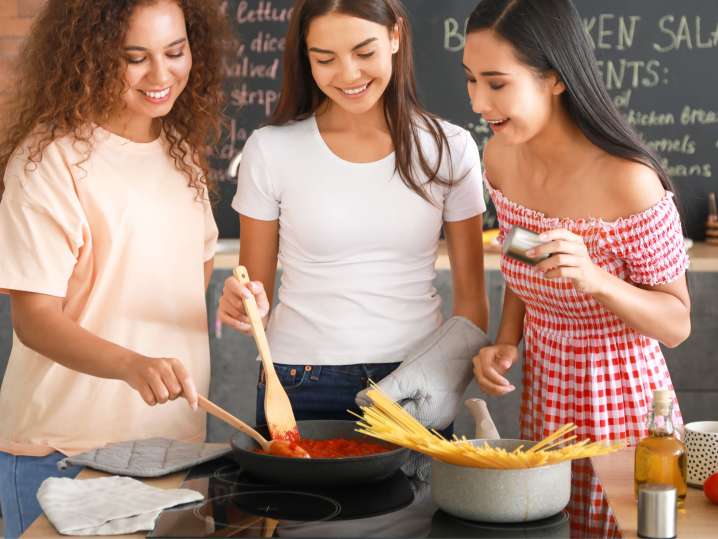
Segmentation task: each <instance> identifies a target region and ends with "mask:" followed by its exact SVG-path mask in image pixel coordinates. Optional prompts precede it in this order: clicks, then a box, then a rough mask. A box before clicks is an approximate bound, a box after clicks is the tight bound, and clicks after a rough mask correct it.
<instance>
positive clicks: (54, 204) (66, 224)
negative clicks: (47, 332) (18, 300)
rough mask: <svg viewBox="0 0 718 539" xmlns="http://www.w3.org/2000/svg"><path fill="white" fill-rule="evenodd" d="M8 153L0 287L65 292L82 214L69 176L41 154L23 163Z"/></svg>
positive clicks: (0, 209) (0, 205)
mask: <svg viewBox="0 0 718 539" xmlns="http://www.w3.org/2000/svg"><path fill="white" fill-rule="evenodd" d="M25 162H26V159H24V158H19V157H15V158H13V159H11V161H10V163H8V166H7V168H6V171H5V178H4V183H5V193H4V194H3V197H2V201H1V202H0V253H3V255H2V256H0V292H5V293H7V291H9V290H22V291H26V292H35V293H39V294H48V295H50V296H56V297H65V295H66V293H67V284H68V282H69V280H70V277H71V276H72V272H73V271H74V268H75V265H76V263H77V259H78V257H79V254H80V248H81V247H82V245H83V243H84V239H83V223H84V222H85V218H84V214H83V213H82V208H81V206H80V203H79V200H78V199H77V196H76V193H75V190H74V189H73V186H72V180H71V178H70V177H69V173H67V178H65V177H60V175H61V174H62V172H63V171H62V170H61V168H62V167H61V166H58V165H59V163H55V162H53V159H52V158H51V156H48V155H43V159H42V160H41V161H40V162H39V163H36V164H32V165H30V167H29V168H27V169H26V167H25Z"/></svg>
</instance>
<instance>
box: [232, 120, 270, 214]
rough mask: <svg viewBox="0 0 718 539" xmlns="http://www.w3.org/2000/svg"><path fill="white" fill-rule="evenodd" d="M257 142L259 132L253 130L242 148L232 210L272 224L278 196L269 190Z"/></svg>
mask: <svg viewBox="0 0 718 539" xmlns="http://www.w3.org/2000/svg"><path fill="white" fill-rule="evenodd" d="M259 139H260V133H259V132H257V131H255V132H254V133H253V134H252V136H250V137H249V139H248V140H247V142H246V144H245V145H244V148H243V149H242V160H241V162H240V166H239V174H238V176H237V193H236V194H235V195H234V199H233V200H232V208H234V209H235V210H236V211H237V213H240V214H242V215H246V216H247V217H252V218H254V219H260V220H262V221H274V220H275V219H278V218H279V197H278V196H277V194H276V193H275V189H274V188H273V185H272V182H271V177H270V176H271V174H270V171H269V169H268V167H267V163H266V161H265V159H264V156H263V155H262V151H261V148H260V144H259V142H260V141H259Z"/></svg>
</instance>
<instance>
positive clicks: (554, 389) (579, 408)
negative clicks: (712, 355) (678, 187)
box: [486, 181, 688, 445]
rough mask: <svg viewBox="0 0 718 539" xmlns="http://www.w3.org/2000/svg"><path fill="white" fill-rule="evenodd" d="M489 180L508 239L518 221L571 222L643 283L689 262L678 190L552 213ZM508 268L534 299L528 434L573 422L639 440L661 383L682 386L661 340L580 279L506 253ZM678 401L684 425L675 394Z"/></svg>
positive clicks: (600, 257)
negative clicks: (622, 205)
mask: <svg viewBox="0 0 718 539" xmlns="http://www.w3.org/2000/svg"><path fill="white" fill-rule="evenodd" d="M486 185H487V188H488V190H489V192H490V194H491V198H492V199H493V201H494V205H495V206H496V212H497V215H498V219H499V226H500V234H499V241H500V242H503V238H504V236H505V235H506V233H508V231H509V230H510V229H511V227H512V226H514V225H518V226H521V227H524V228H526V229H529V230H533V231H534V232H538V233H540V232H545V231H548V230H552V229H556V228H565V229H568V230H570V231H571V232H573V233H574V234H578V235H580V236H582V237H583V239H584V242H585V244H586V246H587V248H588V252H589V254H590V256H591V259H592V260H593V262H594V263H596V264H597V265H599V266H601V267H602V268H603V269H605V270H607V271H609V272H610V273H612V274H614V275H616V276H618V277H619V278H621V279H624V280H626V281H630V282H632V283H635V284H643V285H657V284H661V283H668V282H671V281H673V280H675V279H677V278H678V277H680V276H681V275H682V274H683V273H684V272H685V270H686V268H687V267H688V257H687V255H686V252H685V247H684V244H683V235H682V232H681V223H680V218H679V216H678V211H677V209H676V207H675V204H674V202H673V195H672V193H667V194H666V195H665V197H664V198H663V199H662V200H661V201H659V202H658V203H657V204H655V205H654V206H652V207H651V208H648V209H647V210H644V211H643V212H641V213H637V214H635V215H631V216H629V217H624V218H621V219H618V220H616V221H614V222H606V221H604V220H602V219H599V218H587V219H577V220H573V219H567V218H552V217H547V216H545V215H544V214H542V213H540V212H537V211H535V210H532V209H529V208H526V207H524V206H521V205H519V204H516V203H515V202H512V201H511V200H509V199H508V198H506V197H505V196H504V194H503V193H502V192H501V191H499V190H497V189H494V188H493V187H492V186H491V185H490V184H489V183H488V181H486ZM501 271H502V273H503V275H504V278H505V280H506V283H507V285H508V286H510V287H511V289H512V290H513V291H514V292H515V293H516V294H517V295H518V296H519V297H520V298H521V299H522V300H523V302H524V303H525V305H526V316H525V319H524V344H525V360H524V365H523V394H522V397H521V422H520V423H521V437H522V438H524V439H530V440H540V439H542V438H544V437H546V436H548V435H549V434H550V433H551V432H553V431H554V430H556V429H557V428H558V427H560V426H561V425H563V424H565V423H569V422H573V423H575V424H576V427H577V428H576V432H575V434H577V435H578V437H579V438H580V439H583V438H591V439H592V440H626V441H627V442H628V443H629V444H631V445H633V444H635V443H636V442H637V441H638V440H639V439H641V438H642V437H644V436H645V435H646V415H647V413H648V411H649V409H650V404H651V399H652V395H653V391H654V390H655V389H664V388H665V389H670V390H671V391H672V390H673V385H672V383H671V378H670V375H669V373H668V368H667V366H666V362H665V359H664V357H663V354H662V353H661V349H660V347H659V345H658V342H657V341H656V340H655V339H651V338H648V337H646V336H644V335H641V334H639V333H638V332H636V331H635V330H633V329H631V328H629V327H627V326H626V324H625V323H624V322H623V321H622V320H621V319H619V318H618V317H617V316H616V315H615V314H613V313H612V312H611V311H609V310H608V309H606V308H605V307H603V306H602V305H601V304H599V303H598V302H597V301H596V300H595V299H593V298H592V297H591V296H590V295H588V294H583V293H579V292H577V291H576V290H575V288H574V287H573V284H572V282H571V280H570V279H546V278H545V277H543V276H542V275H540V274H538V273H537V272H535V271H534V270H533V268H532V267H531V266H529V265H528V264H525V263H523V262H520V261H517V260H514V259H512V258H508V257H506V256H502V257H501ZM673 411H674V415H673V421H674V425H676V426H680V425H681V424H682V419H681V414H680V411H679V408H678V403H677V402H675V395H674V407H673Z"/></svg>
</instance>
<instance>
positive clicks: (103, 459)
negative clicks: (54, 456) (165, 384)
mask: <svg viewBox="0 0 718 539" xmlns="http://www.w3.org/2000/svg"><path fill="white" fill-rule="evenodd" d="M231 451H232V448H231V447H230V446H229V445H228V444H204V443H191V442H180V441H178V440H170V439H168V438H148V439H146V440H133V441H129V442H118V443H114V444H109V445H106V446H105V447H100V448H98V449H92V450H90V451H87V452H85V453H81V454H79V455H75V456H74V457H67V458H64V459H62V460H61V461H59V462H58V463H57V467H58V468H59V469H60V470H64V469H65V468H67V467H68V466H88V467H90V468H94V469H95V470H100V471H102V472H109V473H113V474H119V475H128V476H130V477H159V476H161V475H167V474H170V473H173V472H177V471H179V470H185V469H187V468H191V467H192V466H194V465H195V464H201V463H203V462H207V461H209V460H213V459H216V458H219V457H221V456H222V455H225V454H227V453H229V452H231Z"/></svg>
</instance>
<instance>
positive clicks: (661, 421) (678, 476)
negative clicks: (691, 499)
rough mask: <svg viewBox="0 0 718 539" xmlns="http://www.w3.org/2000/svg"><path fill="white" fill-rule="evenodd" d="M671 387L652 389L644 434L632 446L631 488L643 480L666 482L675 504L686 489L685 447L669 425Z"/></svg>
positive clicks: (670, 420) (671, 403) (671, 407)
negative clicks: (651, 407)
mask: <svg viewBox="0 0 718 539" xmlns="http://www.w3.org/2000/svg"><path fill="white" fill-rule="evenodd" d="M671 393H672V392H671V391H669V390H667V389H658V390H656V391H654V392H653V410H652V411H651V413H650V414H649V418H648V436H647V437H646V438H643V439H642V440H641V441H640V442H638V445H637V446H636V462H635V468H634V490H635V494H636V497H638V487H639V486H640V485H642V484H644V483H657V484H664V485H670V486H673V487H675V488H676V497H677V501H678V505H682V504H683V500H685V498H686V493H687V491H688V483H687V482H686V465H687V457H686V447H685V445H683V442H682V441H680V440H679V439H678V438H677V437H676V432H675V428H674V427H673V419H672V416H673V414H672V411H673V398H672V395H671Z"/></svg>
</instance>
